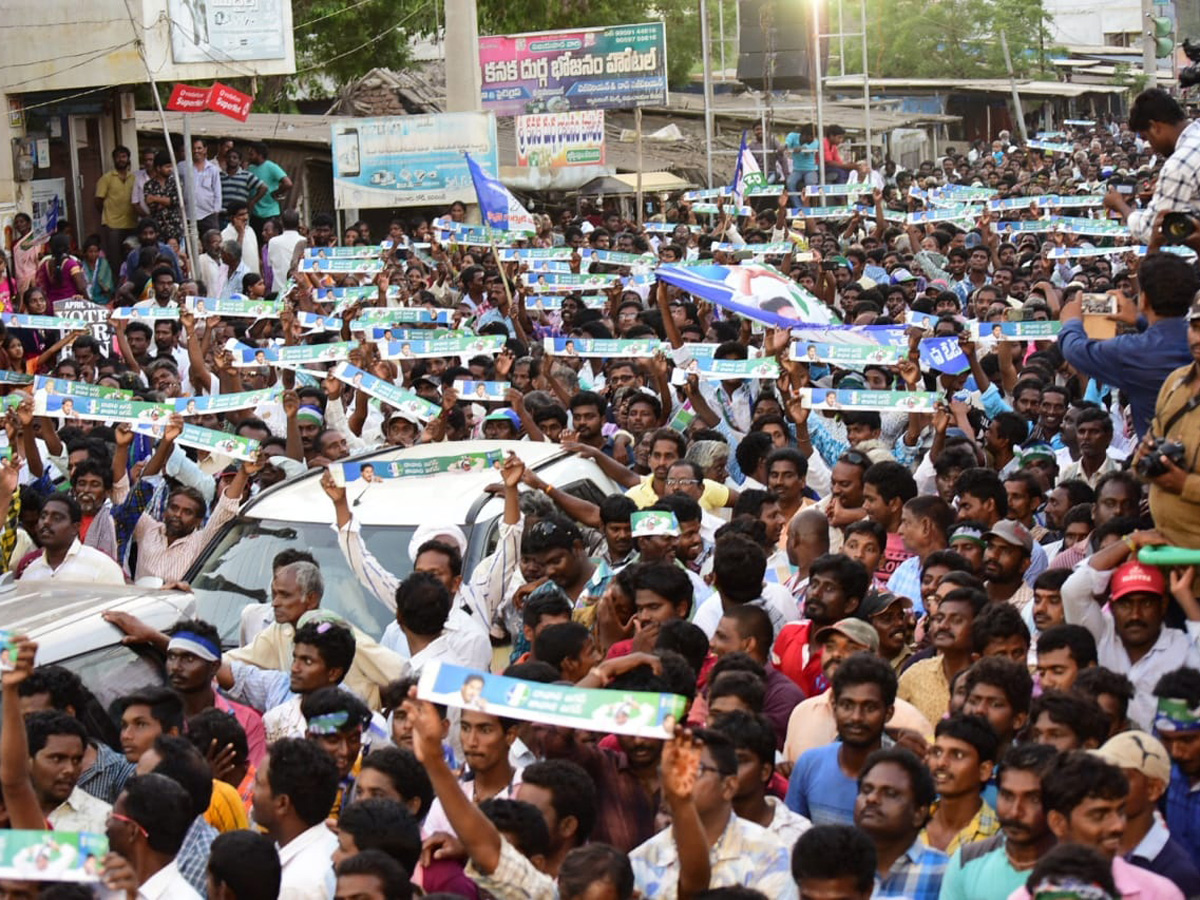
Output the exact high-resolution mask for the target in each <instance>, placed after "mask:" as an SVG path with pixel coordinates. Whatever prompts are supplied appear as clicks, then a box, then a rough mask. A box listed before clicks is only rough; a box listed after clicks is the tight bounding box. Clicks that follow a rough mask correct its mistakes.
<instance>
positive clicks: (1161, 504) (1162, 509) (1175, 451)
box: [1134, 301, 1200, 547]
mask: <svg viewBox="0 0 1200 900" xmlns="http://www.w3.org/2000/svg"><path fill="white" fill-rule="evenodd" d="M1187 321H1188V331H1187V341H1188V349H1189V350H1190V351H1191V354H1192V362H1190V363H1188V364H1187V365H1186V366H1181V367H1180V368H1178V369H1176V370H1175V371H1174V372H1172V373H1171V374H1170V375H1168V376H1167V378H1166V380H1165V381H1164V382H1163V386H1162V389H1161V390H1160V391H1159V392H1158V402H1157V403H1156V404H1155V406H1154V418H1153V419H1152V420H1151V422H1150V430H1149V431H1148V432H1147V433H1146V436H1145V437H1144V438H1143V439H1142V443H1141V444H1140V445H1139V446H1138V449H1137V453H1136V454H1134V467H1135V468H1136V470H1137V473H1138V474H1139V475H1140V476H1141V477H1142V478H1144V479H1145V480H1146V481H1148V482H1150V514H1151V515H1152V516H1153V517H1154V522H1155V524H1156V525H1157V526H1158V530H1159V531H1160V532H1162V534H1163V536H1164V537H1165V538H1166V539H1167V540H1168V541H1169V542H1170V543H1172V544H1174V545H1176V546H1179V547H1200V472H1198V471H1197V470H1196V462H1197V457H1200V301H1197V302H1195V303H1193V304H1192V308H1191V310H1190V311H1189V312H1188V316H1187Z"/></svg>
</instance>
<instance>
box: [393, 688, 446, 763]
mask: <svg viewBox="0 0 1200 900" xmlns="http://www.w3.org/2000/svg"><path fill="white" fill-rule="evenodd" d="M402 707H403V709H404V712H405V715H407V716H408V721H409V722H410V723H411V724H412V737H413V753H414V754H415V755H416V757H417V760H418V761H419V762H422V763H425V764H426V765H428V764H429V763H431V762H433V761H435V760H441V759H443V757H442V717H441V716H440V715H438V711H437V709H435V708H434V705H433V704H432V703H429V702H427V701H425V700H418V699H417V689H416V687H415V686H414V687H412V688H410V689H409V692H408V699H406V700H405V701H404V703H403V704H402Z"/></svg>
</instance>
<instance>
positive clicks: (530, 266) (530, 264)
mask: <svg viewBox="0 0 1200 900" xmlns="http://www.w3.org/2000/svg"><path fill="white" fill-rule="evenodd" d="M502 252H503V251H502ZM521 271H522V272H561V273H562V274H563V275H567V274H569V273H570V272H571V263H570V262H569V261H567V260H565V259H530V260H526V261H525V262H522V263H521Z"/></svg>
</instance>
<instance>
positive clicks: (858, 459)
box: [842, 450, 871, 466]
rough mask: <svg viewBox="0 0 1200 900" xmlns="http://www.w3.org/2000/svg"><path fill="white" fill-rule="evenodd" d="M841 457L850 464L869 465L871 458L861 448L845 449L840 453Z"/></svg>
mask: <svg viewBox="0 0 1200 900" xmlns="http://www.w3.org/2000/svg"><path fill="white" fill-rule="evenodd" d="M842 459H844V460H845V461H846V462H848V463H850V465H852V466H869V465H871V458H870V457H869V456H867V454H865V453H863V452H862V451H861V450H847V451H846V452H845V453H843V454H842Z"/></svg>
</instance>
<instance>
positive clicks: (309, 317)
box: [296, 312, 342, 334]
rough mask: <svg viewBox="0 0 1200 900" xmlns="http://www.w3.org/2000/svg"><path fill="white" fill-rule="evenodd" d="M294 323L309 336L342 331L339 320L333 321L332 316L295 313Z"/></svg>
mask: <svg viewBox="0 0 1200 900" xmlns="http://www.w3.org/2000/svg"><path fill="white" fill-rule="evenodd" d="M296 321H297V322H298V323H299V325H300V327H301V328H303V329H304V330H305V331H306V332H309V333H310V334H320V333H322V332H326V331H341V330H342V320H341V319H335V318H333V317H332V316H322V315H320V314H318V313H311V312H297V313H296Z"/></svg>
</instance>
